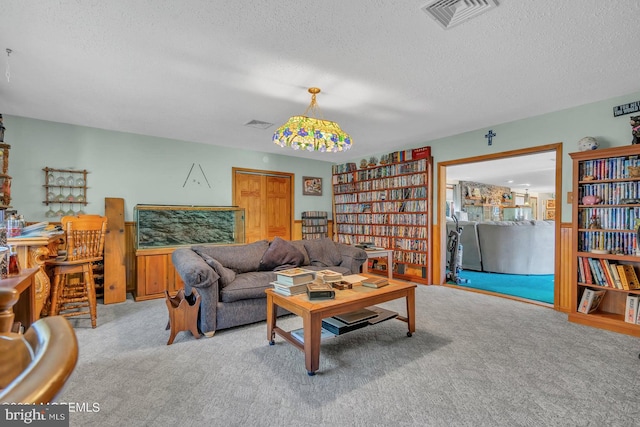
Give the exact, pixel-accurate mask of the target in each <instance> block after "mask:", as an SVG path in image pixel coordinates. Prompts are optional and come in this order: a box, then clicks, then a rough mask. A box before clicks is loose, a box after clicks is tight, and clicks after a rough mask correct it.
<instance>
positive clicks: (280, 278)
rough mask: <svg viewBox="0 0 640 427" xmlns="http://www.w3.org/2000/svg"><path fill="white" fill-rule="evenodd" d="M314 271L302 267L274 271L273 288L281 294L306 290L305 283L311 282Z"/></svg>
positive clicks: (298, 292)
mask: <svg viewBox="0 0 640 427" xmlns="http://www.w3.org/2000/svg"><path fill="white" fill-rule="evenodd" d="M314 279H315V272H313V271H311V270H305V269H304V268H290V269H288V270H282V271H277V272H276V281H275V282H271V285H272V286H273V290H274V291H276V292H278V293H279V294H282V295H298V294H304V293H305V292H307V284H308V283H311V282H313V280H314Z"/></svg>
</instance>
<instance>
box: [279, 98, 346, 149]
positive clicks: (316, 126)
mask: <svg viewBox="0 0 640 427" xmlns="http://www.w3.org/2000/svg"><path fill="white" fill-rule="evenodd" d="M309 93H310V94H311V104H309V106H308V107H307V109H306V110H305V112H304V114H303V115H301V116H292V117H291V118H290V119H289V120H288V121H287V122H286V123H285V124H284V125H282V126H280V127H279V128H278V129H277V130H276V131H275V133H274V134H273V142H274V143H275V144H277V145H279V146H281V147H291V148H293V149H294V150H307V151H320V152H330V153H335V152H338V151H346V150H348V149H350V148H351V144H352V142H351V137H350V136H349V134H347V133H346V132H345V131H343V130H342V129H340V126H339V125H338V124H337V123H336V122H331V121H329V120H323V119H318V118H316V115H317V114H318V112H319V110H320V109H319V107H318V103H317V101H316V95H317V94H319V93H320V89H319V88H317V87H311V88H309ZM309 113H311V114H309Z"/></svg>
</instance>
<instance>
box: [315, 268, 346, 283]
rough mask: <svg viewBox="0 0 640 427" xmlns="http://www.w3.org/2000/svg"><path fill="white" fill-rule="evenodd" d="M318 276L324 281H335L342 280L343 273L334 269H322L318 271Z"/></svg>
mask: <svg viewBox="0 0 640 427" xmlns="http://www.w3.org/2000/svg"><path fill="white" fill-rule="evenodd" d="M316 278H318V279H321V280H322V281H323V282H324V283H333V282H339V281H341V280H342V274H341V273H338V272H336V271H333V270H320V271H317V272H316Z"/></svg>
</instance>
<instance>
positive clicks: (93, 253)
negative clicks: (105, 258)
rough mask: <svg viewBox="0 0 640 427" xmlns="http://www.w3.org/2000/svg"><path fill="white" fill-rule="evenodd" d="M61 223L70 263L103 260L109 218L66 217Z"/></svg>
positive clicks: (92, 216)
mask: <svg viewBox="0 0 640 427" xmlns="http://www.w3.org/2000/svg"><path fill="white" fill-rule="evenodd" d="M60 222H61V223H62V228H63V230H64V231H65V234H66V239H67V260H68V261H79V260H88V261H96V260H99V259H101V258H102V253H103V249H104V236H105V232H106V230H107V217H105V216H100V215H78V216H64V217H62V219H61V220H60Z"/></svg>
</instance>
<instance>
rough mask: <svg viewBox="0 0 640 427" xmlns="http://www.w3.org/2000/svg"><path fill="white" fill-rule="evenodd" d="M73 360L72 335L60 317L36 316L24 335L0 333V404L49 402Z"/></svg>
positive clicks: (75, 350) (74, 341)
mask: <svg viewBox="0 0 640 427" xmlns="http://www.w3.org/2000/svg"><path fill="white" fill-rule="evenodd" d="M77 360H78V341H77V339H76V334H75V332H74V330H73V327H72V326H71V324H70V323H69V321H68V320H67V319H65V318H64V317H61V316H53V317H45V318H43V319H40V320H38V321H36V322H35V323H34V324H33V325H31V327H30V328H29V329H27V332H25V334H24V335H22V334H17V333H13V332H4V333H0V404H1V403H48V402H51V401H52V400H53V398H54V397H55V396H56V395H57V394H58V392H59V391H60V390H61V389H62V386H63V385H64V384H65V383H66V381H67V379H68V378H69V376H70V375H71V373H72V372H73V369H74V368H75V366H76V362H77Z"/></svg>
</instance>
